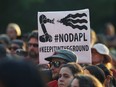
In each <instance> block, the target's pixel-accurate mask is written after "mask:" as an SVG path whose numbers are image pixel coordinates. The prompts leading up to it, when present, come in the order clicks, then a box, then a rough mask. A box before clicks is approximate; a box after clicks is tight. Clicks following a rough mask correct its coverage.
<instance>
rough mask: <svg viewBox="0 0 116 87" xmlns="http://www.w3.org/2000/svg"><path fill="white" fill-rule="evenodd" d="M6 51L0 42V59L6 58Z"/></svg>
mask: <svg viewBox="0 0 116 87" xmlns="http://www.w3.org/2000/svg"><path fill="white" fill-rule="evenodd" d="M6 57H7V53H6V49H5V47H4V45H2V44H0V60H3V59H6Z"/></svg>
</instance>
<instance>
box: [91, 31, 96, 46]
mask: <svg viewBox="0 0 116 87" xmlns="http://www.w3.org/2000/svg"><path fill="white" fill-rule="evenodd" d="M96 42H97V35H96V32H95V31H94V30H93V29H91V47H92V46H93V45H94V44H95V43H96Z"/></svg>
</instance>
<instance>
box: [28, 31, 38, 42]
mask: <svg viewBox="0 0 116 87" xmlns="http://www.w3.org/2000/svg"><path fill="white" fill-rule="evenodd" d="M31 38H35V39H37V40H38V32H37V31H34V32H31V33H30V35H29V37H28V41H29V40H30V39H31Z"/></svg>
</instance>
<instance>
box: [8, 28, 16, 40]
mask: <svg viewBox="0 0 116 87" xmlns="http://www.w3.org/2000/svg"><path fill="white" fill-rule="evenodd" d="M6 33H7V35H8V36H9V37H10V39H16V37H17V33H16V31H15V29H13V28H8V29H7V31H6Z"/></svg>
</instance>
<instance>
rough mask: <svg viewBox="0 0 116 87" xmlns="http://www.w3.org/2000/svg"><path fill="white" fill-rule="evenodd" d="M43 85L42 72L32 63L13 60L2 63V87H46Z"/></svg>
mask: <svg viewBox="0 0 116 87" xmlns="http://www.w3.org/2000/svg"><path fill="white" fill-rule="evenodd" d="M43 84H44V83H43V80H42V78H41V75H40V72H39V71H38V69H37V68H36V66H35V65H33V64H32V63H27V62H24V61H13V60H5V61H1V62H0V87H44V85H43ZM1 85H2V86H1Z"/></svg>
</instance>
